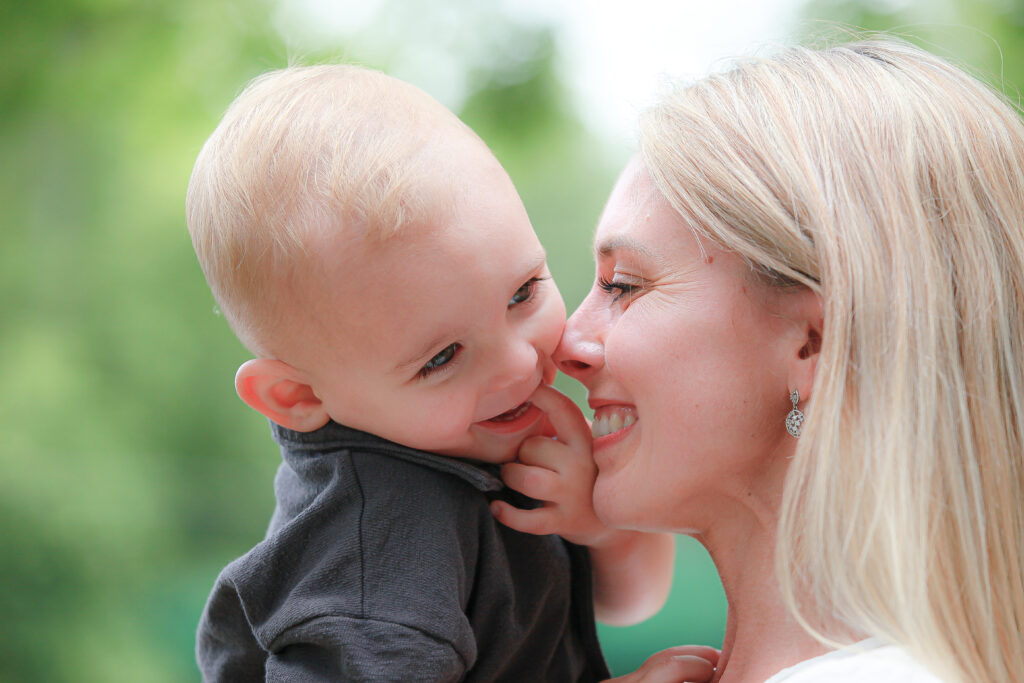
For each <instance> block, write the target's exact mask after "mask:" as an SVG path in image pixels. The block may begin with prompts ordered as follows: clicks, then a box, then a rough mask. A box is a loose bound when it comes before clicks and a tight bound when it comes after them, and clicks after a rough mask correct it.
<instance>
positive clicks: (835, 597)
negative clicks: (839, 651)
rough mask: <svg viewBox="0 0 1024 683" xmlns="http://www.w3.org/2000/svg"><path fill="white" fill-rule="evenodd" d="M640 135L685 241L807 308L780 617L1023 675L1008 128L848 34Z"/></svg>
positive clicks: (662, 109) (975, 102) (951, 83)
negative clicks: (806, 358) (820, 306)
mask: <svg viewBox="0 0 1024 683" xmlns="http://www.w3.org/2000/svg"><path fill="white" fill-rule="evenodd" d="M640 137H641V152H642V155H643V158H644V160H645V162H646V164H647V167H648V169H649V170H650V172H651V175H652V177H653V178H654V179H655V182H656V183H657V184H658V186H659V188H660V189H661V191H662V192H663V193H664V194H665V196H666V197H667V199H668V200H669V202H670V203H671V204H672V206H673V207H674V208H675V209H676V210H677V211H678V212H679V213H680V214H681V215H682V216H683V217H685V218H686V219H688V222H689V223H690V224H691V225H694V226H696V228H695V229H696V230H698V231H699V232H701V233H702V234H704V235H706V236H708V237H710V238H711V239H713V240H715V241H716V242H718V243H719V244H721V245H723V246H724V247H726V248H728V249H731V250H733V251H735V252H738V253H739V254H741V255H742V256H744V257H745V258H746V259H747V260H748V261H749V262H750V263H751V264H752V265H753V266H754V268H755V270H756V271H758V272H763V273H766V274H769V280H774V281H775V282H776V283H793V282H796V283H799V284H801V285H803V286H805V287H808V288H811V289H812V290H814V291H816V292H818V293H820V295H821V296H822V299H823V302H824V316H825V320H824V333H823V340H822V350H821V356H820V359H819V362H818V370H817V375H816V378H815V383H814V388H813V395H812V396H811V401H810V405H809V407H808V408H807V413H808V417H807V421H806V422H805V430H804V434H803V436H802V437H801V439H800V442H799V445H798V447H797V450H796V454H795V456H794V458H793V460H792V462H791V465H790V467H789V471H788V473H787V479H786V485H785V492H784V497H783V503H782V516H781V519H780V523H779V534H778V539H777V547H776V559H777V568H778V572H779V578H780V583H781V586H782V590H783V594H784V596H785V598H786V601H787V603H788V605H789V607H790V608H791V609H792V611H793V612H794V614H796V615H797V617H798V618H799V619H800V620H801V623H803V624H804V626H805V628H807V629H808V631H810V632H811V633H812V634H813V635H815V637H817V638H819V639H821V640H822V641H824V642H829V643H832V644H835V643H838V642H849V640H850V639H851V638H853V637H855V636H856V634H861V635H863V634H868V635H872V636H875V637H880V638H882V639H884V640H886V641H888V642H892V643H896V644H900V645H902V646H904V647H906V648H907V649H908V650H909V651H910V652H911V653H912V654H913V655H914V656H915V657H916V658H917V659H918V660H919V661H920V662H922V663H923V664H925V665H927V666H929V667H931V668H932V669H933V670H934V671H935V672H936V673H937V674H938V675H940V676H942V677H943V678H944V679H947V680H951V681H1006V682H1009V681H1022V680H1024V511H1022V510H1024V460H1022V459H1024V443H1022V428H1024V126H1022V123H1021V120H1020V118H1019V116H1018V112H1017V111H1015V110H1014V108H1013V107H1012V106H1010V105H1009V104H1008V102H1007V101H1006V100H1005V99H1004V98H1002V97H1001V96H1000V95H999V94H997V93H995V92H994V91H992V90H991V89H989V88H988V87H987V86H985V85H983V84H981V83H980V82H978V81H976V80H975V79H974V78H972V77H970V76H968V75H966V74H965V73H964V72H962V71H960V70H959V69H957V68H955V67H953V66H951V65H949V64H948V63H946V62H945V61H943V60H941V59H939V58H937V57H935V56H933V55H930V54H928V53H927V52H924V51H921V50H919V49H917V48H914V47H912V46H910V45H906V44H903V43H899V42H895V41H867V42H860V43H854V44H847V45H840V46H835V47H831V48H828V49H824V50H811V49H806V48H790V49H785V50H783V51H781V52H780V53H779V54H777V55H774V56H772V57H770V58H764V59H750V60H747V61H742V62H738V63H737V64H736V65H735V67H734V68H732V69H731V70H729V71H727V72H724V73H721V74H717V75H712V76H710V77H708V78H706V79H703V80H701V81H699V82H697V83H695V84H691V85H689V86H687V87H681V88H679V89H677V90H676V91H675V92H673V93H671V94H669V95H667V96H665V97H664V98H663V99H662V101H661V102H660V103H659V104H658V105H656V106H655V107H654V108H652V109H651V110H650V111H649V112H648V113H647V114H646V115H645V116H644V118H643V120H642V123H641V135H640ZM782 420H783V416H781V415H780V417H779V424H780V426H781V424H782ZM780 428H781V427H780ZM823 606H824V607H823ZM837 624H838V626H837Z"/></svg>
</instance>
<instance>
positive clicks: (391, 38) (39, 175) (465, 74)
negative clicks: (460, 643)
mask: <svg viewBox="0 0 1024 683" xmlns="http://www.w3.org/2000/svg"><path fill="white" fill-rule="evenodd" d="M567 1H568V0H567ZM680 1H682V0H680ZM331 4H332V3H331V2H329V0H324V1H322V2H320V5H322V6H325V7H330V6H331ZM364 4H365V3H364ZM510 4H514V3H510V2H500V1H499V0H493V1H477V2H474V1H472V0H463V1H461V2H460V1H456V0H438V1H436V2H426V1H425V0H423V1H419V2H415V1H404V2H399V1H397V0H392V1H387V0H382V1H380V2H376V3H369V5H372V8H373V14H372V16H369V17H367V18H365V19H366V24H365V26H366V28H365V29H364V30H363V32H362V33H361V35H360V37H359V40H352V41H350V43H348V44H339V43H338V42H336V41H335V42H333V43H332V42H331V41H326V40H324V39H323V37H322V36H320V37H319V38H318V37H317V36H316V35H315V32H313V33H309V32H307V33H306V34H303V33H302V31H301V30H298V29H297V28H296V26H295V24H294V21H295V20H294V18H291V19H289V15H287V13H284V12H283V11H282V3H281V2H275V1H273V0H255V1H252V2H243V1H242V0H177V1H176V2H156V1H155V0H154V1H149V2H146V1H142V0H34V1H33V2H15V1H14V0H5V2H3V3H2V4H0V207H2V209H0V215H2V219H0V220H2V221H3V223H2V225H3V229H2V231H0V312H2V315H0V380H2V384H0V387H2V390H0V534H2V535H0V539H2V547H0V586H2V588H0V591H2V592H0V596H2V597H0V681H5V682H8V683H15V682H21V681H104V682H107V681H109V682H118V681H131V682H132V683H144V682H163V681H192V680H197V678H198V674H197V672H196V669H195V666H194V663H193V655H192V647H193V634H194V629H195V624H196V621H197V619H198V616H199V613H200V610H201V609H202V605H203V602H204V600H205V597H206V594H207V591H208V590H209V588H210V586H211V585H212V582H213V580H214V578H215V576H216V574H217V572H218V571H219V570H220V568H221V567H222V566H223V565H224V564H226V563H227V562H228V561H229V560H231V559H232V558H233V557H235V556H236V555H239V554H241V553H243V552H244V551H246V550H247V549H248V548H249V547H250V546H251V545H252V544H253V543H255V542H256V541H257V540H259V539H260V538H261V536H262V533H263V531H264V529H265V527H266V524H267V520H268V518H269V514H270V512H271V509H272V505H273V497H272V490H271V481H272V477H273V473H274V470H275V468H276V466H277V462H278V458H279V456H278V454H277V451H276V449H275V447H274V446H273V444H272V442H271V441H270V439H269V438H268V430H267V426H266V423H265V421H264V420H263V418H262V417H260V416H258V415H257V414H256V413H254V412H252V411H250V410H249V409H248V408H246V407H245V406H244V405H243V404H242V403H241V402H240V401H239V400H238V399H237V398H236V397H235V394H234V391H233V388H232V377H233V373H234V370H235V368H236V367H237V366H238V365H239V363H241V362H242V361H243V360H245V359H246V358H247V355H246V353H245V351H244V350H243V349H242V348H241V346H240V345H239V344H238V343H237V342H236V341H235V340H234V338H233V337H232V335H231V334H230V332H229V331H228V329H227V326H226V325H225V323H224V321H223V320H222V319H221V318H220V317H218V316H217V315H216V314H215V312H214V306H213V301H212V299H211V297H210V295H209V293H208V291H207V288H206V284H205V282H204V281H203V278H202V275H201V273H200V271H199V269H198V267H197V265H196V263H195V260H194V256H193V254H192V250H191V246H190V243H189V240H188V238H187V234H186V231H185V226H184V217H183V198H184V192H185V186H186V183H187V181H188V176H189V172H190V170H191V166H192V162H193V160H194V159H195V155H196V153H197V152H198V150H199V147H200V146H201V144H202V142H203V141H204V140H205V138H206V136H207V135H208V134H209V133H210V132H211V130H212V129H213V127H214V126H215V124H216V122H217V120H218V118H219V116H220V114H221V112H222V111H223V109H224V108H225V106H226V105H227V103H228V102H229V101H230V100H231V99H232V97H233V96H234V95H235V94H236V93H237V92H238V91H239V89H240V88H241V87H242V86H243V85H244V84H245V83H246V81H248V80H249V79H250V78H251V77H253V76H255V75H256V74H258V73H260V72H262V71H265V70H267V69H270V68H276V67H280V66H283V65H285V64H286V63H288V61H289V60H290V59H294V58H296V57H299V58H302V59H304V60H323V59H339V58H342V59H348V60H355V61H359V62H361V63H364V64H368V65H371V66H375V67H378V68H381V69H384V70H386V71H392V72H403V69H404V71H408V65H409V64H410V63H412V64H415V65H418V68H419V69H420V71H421V72H428V71H429V70H430V69H431V64H432V63H434V62H431V61H430V60H424V61H417V55H416V54H415V53H410V49H409V48H410V45H414V44H418V45H420V46H422V45H423V44H424V41H425V40H426V42H427V43H428V44H429V42H430V40H431V36H432V35H433V36H434V37H436V41H435V44H434V45H433V53H432V54H433V57H432V59H434V60H435V62H436V60H437V59H438V58H442V59H443V60H445V61H444V63H445V65H446V69H448V70H449V72H450V73H455V74H457V75H458V77H459V80H458V83H457V85H458V86H459V87H460V88H461V89H462V91H463V96H462V97H461V98H460V105H459V107H458V109H459V112H458V113H459V114H460V115H461V116H462V117H463V118H464V119H465V120H466V121H467V122H468V123H469V124H470V125H471V126H473V127H474V128H475V129H476V130H477V131H478V132H479V133H480V134H481V136H482V137H483V138H484V139H485V140H486V141H487V142H488V143H489V144H490V145H491V146H492V147H493V149H494V150H495V153H496V154H497V155H498V157H499V158H500V160H501V161H502V162H503V163H504V164H505V165H506V167H507V168H508V170H509V172H510V174H511V176H512V178H513V180H514V181H515V182H516V184H517V186H518V187H519V189H520V191H521V194H522V196H523V199H524V201H525V204H526V206H527V208H528V210H529V211H530V214H531V218H532V220H533V222H534V225H535V227H536V229H537V232H538V233H539V234H540V236H541V239H542V241H543V242H544V243H545V244H546V245H547V247H548V249H549V253H550V262H551V266H552V270H553V271H554V274H555V275H556V277H557V278H558V280H559V284H560V286H561V289H562V292H563V294H564V296H565V299H566V303H567V306H568V307H569V309H570V310H572V309H573V308H574V307H575V306H576V304H578V303H579V301H580V300H581V299H582V297H583V294H584V292H585V291H586V290H587V288H588V287H589V282H590V279H591V269H592V264H591V258H590V255H589V244H588V242H589V236H590V233H591V231H592V228H593V225H594V224H595V222H596V220H597V217H598V214H599V212H600V209H601V206H602V204H603V202H604V198H605V197H606V196H607V193H608V191H609V189H610V188H611V185H612V182H613V180H614V177H615V174H616V173H617V171H618V169H619V168H620V167H621V166H622V165H623V164H624V162H625V160H626V159H627V158H628V156H629V154H630V149H629V147H628V145H627V144H624V143H623V142H622V141H621V140H618V139H615V136H601V135H600V134H597V133H594V132H593V128H592V127H587V126H584V125H581V115H580V105H579V104H577V103H576V101H575V100H574V99H573V98H572V97H570V96H569V95H568V89H567V83H566V82H565V81H566V79H567V78H569V79H571V75H569V76H568V77H567V76H566V75H565V74H564V73H560V72H559V71H558V70H557V69H555V68H554V66H553V65H554V64H555V63H556V62H557V58H558V57H559V55H560V51H561V50H563V49H565V46H564V45H563V44H562V42H560V39H559V35H560V33H559V31H558V30H557V29H558V27H557V26H554V25H549V24H545V23H544V22H543V21H524V20H522V19H521V18H520V17H519V15H516V14H514V13H510V12H508V11H507V9H508V5H510ZM338 6H339V7H340V6H341V3H338ZM365 11H368V10H366V8H365V7H364V12H365ZM801 16H802V17H803V19H802V21H800V22H798V23H797V24H796V25H795V26H794V28H793V35H794V37H797V38H799V37H800V36H806V35H823V34H834V33H835V32H836V31H837V26H854V27H863V28H871V29H892V30H895V31H897V32H899V33H901V34H903V35H908V36H911V37H913V38H914V39H915V40H917V41H918V42H921V43H922V44H924V45H925V46H926V47H929V48H930V49H932V50H934V51H936V52H938V53H940V54H943V55H946V56H949V57H952V58H954V59H957V60H962V61H964V62H966V63H968V64H971V65H973V66H974V67H976V68H977V69H978V70H979V72H980V73H981V74H982V75H983V76H985V77H986V78H988V79H989V80H991V81H993V82H995V83H997V84H998V85H999V87H1002V88H1003V89H1005V90H1006V91H1007V92H1009V93H1016V85H1017V84H1020V83H1021V81H1022V75H1024V40H1022V38H1024V27H1022V25H1024V5H1022V3H1021V2H1020V1H1019V0H989V1H974V2H971V1H969V0H946V1H945V2H930V1H928V0H916V1H901V0H877V1H876V2H861V3H855V2H842V1H834V0H816V1H814V2H811V3H810V4H808V5H806V6H804V7H803V8H802V9H801ZM453 18H454V19H453ZM453 21H454V25H455V27H456V30H455V31H440V30H436V29H438V27H439V26H442V24H438V23H437V22H446V23H443V26H447V27H449V28H451V26H452V22H453ZM718 28H719V29H721V28H722V27H718ZM838 30H840V31H841V30H842V29H838ZM432 32H433V33H432ZM414 33H415V34H416V35H417V36H418V38H417V40H418V41H419V42H418V43H416V42H415V41H413V40H411V38H410V36H412V35H413V34H414ZM424 35H426V36H427V37H426V38H424ZM303 36H305V37H303ZM609 39H610V40H611V39H612V38H609ZM303 41H305V42H303ZM397 65H404V66H402V68H398V66H397ZM663 69H664V70H665V71H668V72H671V71H672V69H673V65H672V64H665V65H663ZM448 85H451V84H450V83H449V84H448ZM428 89H429V88H428ZM435 94H438V93H435ZM438 96H440V95H438ZM1012 96H1013V97H1014V99H1016V95H1015V94H1014V95H1012ZM559 385H560V386H562V387H563V388H564V389H566V390H567V391H570V392H572V393H573V395H574V397H576V398H577V399H579V398H581V397H582V394H581V393H580V392H579V391H578V390H577V388H576V387H573V386H570V384H569V383H567V382H564V381H562V380H560V382H559ZM679 549H680V555H679V561H678V568H677V581H676V584H675V587H674V589H673V593H672V597H671V600H670V603H669V605H668V606H667V607H666V608H665V609H664V610H663V611H662V612H661V613H660V614H659V615H658V616H657V617H655V618H654V619H652V620H650V621H648V622H646V623H644V624H641V625H638V626H635V627H629V628H606V627H602V628H601V636H602V640H603V643H604V645H605V648H606V653H607V656H608V659H609V662H610V663H611V665H612V668H613V670H614V671H615V672H616V673H620V674H621V673H625V672H627V671H630V670H632V669H634V668H635V667H636V666H638V665H639V664H640V663H641V662H642V661H643V660H644V659H645V658H646V656H647V655H649V654H651V653H652V652H654V651H656V650H658V649H661V648H663V647H667V646H670V645H674V644H681V643H705V644H711V645H719V644H720V643H721V638H722V633H723V629H724V622H725V615H724V610H725V603H724V596H723V594H722V590H721V587H720V585H719V584H718V581H717V578H716V575H715V572H714V568H713V566H712V565H711V563H710V560H709V559H708V557H707V556H706V554H705V553H704V551H703V550H702V549H701V548H700V547H699V546H698V545H697V544H695V543H694V542H693V541H691V540H689V539H680V542H679Z"/></svg>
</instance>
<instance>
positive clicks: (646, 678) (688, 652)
mask: <svg viewBox="0 0 1024 683" xmlns="http://www.w3.org/2000/svg"><path fill="white" fill-rule="evenodd" d="M717 663H718V650H715V649H714V648H710V647H704V646H700V645H681V646H678V647H671V648H668V649H667V650H662V651H661V652H658V653H656V654H653V655H651V656H650V657H649V658H648V659H647V661H646V662H644V663H643V666H641V667H640V668H639V669H637V670H636V671H634V672H633V673H631V674H628V675H626V676H620V677H618V678H613V679H611V680H609V681H608V682H607V683H706V682H707V681H710V680H711V677H712V676H714V673H715V665H716V664H717Z"/></svg>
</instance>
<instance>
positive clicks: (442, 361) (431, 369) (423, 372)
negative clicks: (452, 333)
mask: <svg viewBox="0 0 1024 683" xmlns="http://www.w3.org/2000/svg"><path fill="white" fill-rule="evenodd" d="M461 348H462V344H459V343H458V342H456V343H454V344H449V345H448V346H446V347H444V348H443V349H441V351H440V352H438V353H437V355H435V356H434V357H433V358H431V359H430V360H428V361H427V362H426V363H425V364H424V365H423V367H422V368H420V370H419V372H418V373H417V374H418V375H419V376H420V377H421V378H425V377H429V376H430V375H432V374H434V373H435V372H437V371H438V370H442V369H444V368H445V367H446V366H447V365H448V364H449V363H451V362H452V360H454V359H455V356H456V355H458V353H459V350H460V349H461Z"/></svg>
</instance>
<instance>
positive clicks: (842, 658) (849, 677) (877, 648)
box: [764, 638, 942, 683]
mask: <svg viewBox="0 0 1024 683" xmlns="http://www.w3.org/2000/svg"><path fill="white" fill-rule="evenodd" d="M783 681H785V683H864V682H865V681H869V682H870V683H896V682H898V683H942V679H940V678H938V677H937V676H936V675H935V674H933V673H931V672H930V671H929V670H928V669H926V668H924V667H923V666H921V665H920V664H918V663H917V662H916V661H915V660H914V659H913V658H911V656H910V655H909V654H907V652H906V651H905V650H903V648H900V647H896V646H895V645H886V644H884V643H883V642H881V641H879V640H876V639H874V638H869V639H867V640H862V641H860V642H859V643H854V644H853V645H850V646H849V647H845V648H842V649H840V650H833V651H832V652H829V653H827V654H823V655H821V656H819V657H813V658H811V659H806V660H804V661H802V662H800V663H799V664H795V665H793V666H791V667H789V668H788V669H783V670H782V671H780V672H779V673H777V674H775V675H774V676H772V677H771V678H769V679H768V680H767V681H765V682H764V683H782V682H783Z"/></svg>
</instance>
